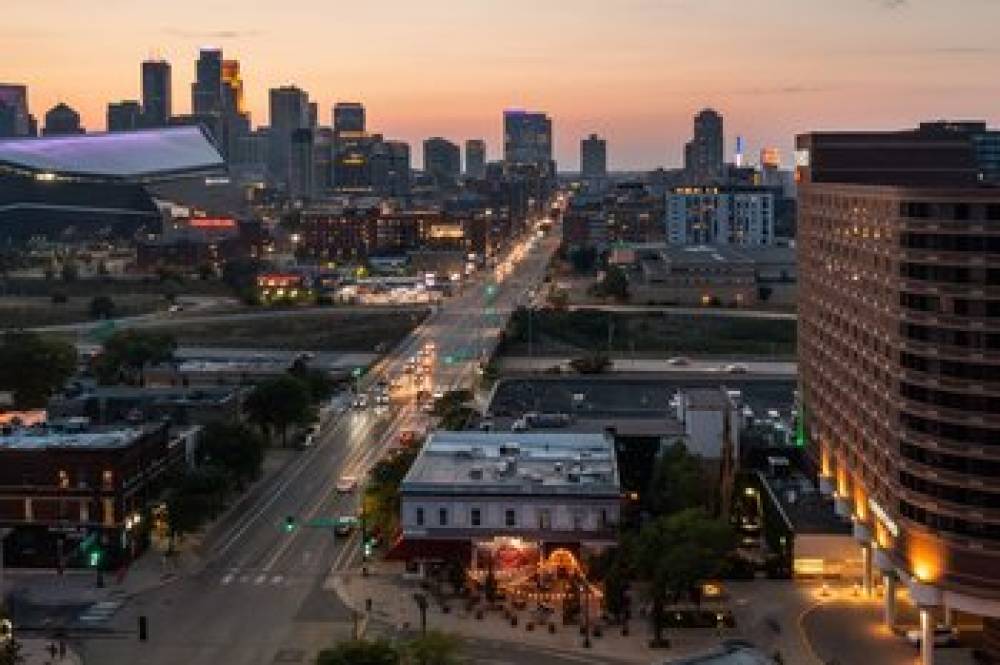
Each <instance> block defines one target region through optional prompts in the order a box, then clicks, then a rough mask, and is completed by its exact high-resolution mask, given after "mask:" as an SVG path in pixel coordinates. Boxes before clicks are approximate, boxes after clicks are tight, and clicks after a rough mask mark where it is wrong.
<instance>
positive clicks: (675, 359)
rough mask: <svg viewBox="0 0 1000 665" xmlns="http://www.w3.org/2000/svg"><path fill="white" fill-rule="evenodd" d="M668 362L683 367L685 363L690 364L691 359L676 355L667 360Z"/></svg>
mask: <svg viewBox="0 0 1000 665" xmlns="http://www.w3.org/2000/svg"><path fill="white" fill-rule="evenodd" d="M667 364H668V365H672V366H673V367H682V366H684V365H690V364H691V361H690V360H689V359H688V358H685V357H684V356H675V357H673V358H671V359H669V360H668V361H667Z"/></svg>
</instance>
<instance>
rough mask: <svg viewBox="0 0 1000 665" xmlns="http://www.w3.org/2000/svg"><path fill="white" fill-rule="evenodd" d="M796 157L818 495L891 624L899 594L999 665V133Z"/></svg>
mask: <svg viewBox="0 0 1000 665" xmlns="http://www.w3.org/2000/svg"><path fill="white" fill-rule="evenodd" d="M796 147H797V150H796V177H797V180H798V182H799V226H798V229H799V230H798V260H799V280H800V282H799V284H800V304H799V361H800V368H801V369H800V371H801V390H800V397H801V401H802V413H803V414H804V421H805V425H806V431H807V432H808V437H809V443H810V445H811V449H812V452H813V453H814V455H815V459H816V461H817V463H818V467H819V471H820V483H821V486H822V487H823V489H824V490H825V491H827V492H832V493H833V494H834V496H835V498H836V506H837V510H838V512H841V513H842V514H844V515H851V516H852V517H853V521H854V535H855V537H856V539H857V540H858V543H859V546H860V547H861V548H862V554H863V561H864V563H865V587H866V591H868V592H869V593H870V592H871V591H872V588H873V586H875V585H876V584H878V583H879V582H881V583H882V584H883V585H884V589H885V591H886V594H885V598H886V620H887V621H888V622H890V623H893V622H894V620H895V602H896V598H897V593H898V592H903V590H904V589H905V591H906V592H907V593H908V595H909V598H910V600H911V601H912V602H913V603H914V604H915V605H917V606H918V607H919V608H920V610H921V611H920V616H921V626H922V629H923V634H924V636H925V637H929V635H930V632H931V630H932V629H933V628H934V625H935V624H936V623H942V622H948V621H951V620H952V619H953V617H954V616H955V613H956V612H960V613H963V614H967V615H971V616H972V617H976V618H982V620H983V624H984V629H985V643H986V646H987V649H988V650H989V651H991V652H992V653H993V655H994V656H1000V131H991V130H988V129H987V128H986V125H985V124H984V123H975V122H961V123H947V122H934V123H925V124H922V125H921V126H920V127H919V128H917V129H914V130H907V131H898V132H857V133H855V132H848V133H839V132H838V133H823V132H819V133H812V134H804V135H801V136H799V137H798V139H797V145H796ZM924 641H925V643H926V642H927V640H924ZM922 659H923V662H924V663H930V662H933V652H932V649H928V648H924V649H923V654H922Z"/></svg>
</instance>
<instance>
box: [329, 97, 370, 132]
mask: <svg viewBox="0 0 1000 665" xmlns="http://www.w3.org/2000/svg"><path fill="white" fill-rule="evenodd" d="M333 128H334V130H336V131H338V132H363V131H365V107H364V106H363V105H362V104H359V103H358V102H338V103H337V104H336V105H335V106H334V107H333Z"/></svg>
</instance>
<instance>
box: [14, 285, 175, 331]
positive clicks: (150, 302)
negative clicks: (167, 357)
mask: <svg viewBox="0 0 1000 665" xmlns="http://www.w3.org/2000/svg"><path fill="white" fill-rule="evenodd" d="M111 299H112V300H113V301H114V303H115V316H116V317H121V316H137V315H140V314H148V313H149V312H153V311H156V310H159V309H166V308H167V306H168V303H167V301H166V300H165V299H164V297H163V296H160V295H155V294H133V295H123V294H119V295H115V296H112V298H111ZM90 300H91V297H90V296H77V297H70V298H67V299H66V302H63V303H54V302H52V298H43V297H37V298H35V297H22V296H6V297H0V329H5V330H10V329H13V328H33V327H35V326H54V325H61V324H64V323H79V322H81V321H90V320H91V318H90V311H89V309H90Z"/></svg>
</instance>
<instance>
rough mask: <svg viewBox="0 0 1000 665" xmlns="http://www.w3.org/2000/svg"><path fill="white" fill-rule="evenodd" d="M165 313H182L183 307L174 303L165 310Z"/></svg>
mask: <svg viewBox="0 0 1000 665" xmlns="http://www.w3.org/2000/svg"><path fill="white" fill-rule="evenodd" d="M167 311H168V312H170V313H171V314H176V313H177V312H183V311H184V305H178V304H176V303H174V304H173V305H171V306H170V307H169V308H168V309H167Z"/></svg>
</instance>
